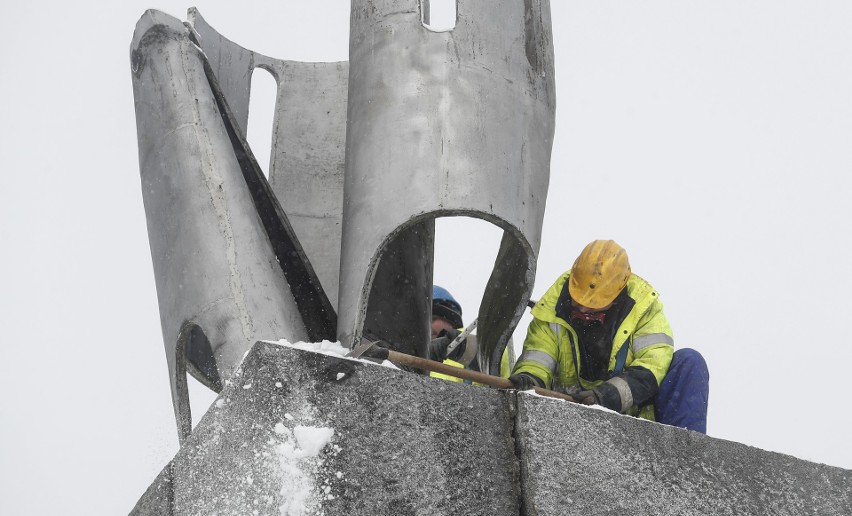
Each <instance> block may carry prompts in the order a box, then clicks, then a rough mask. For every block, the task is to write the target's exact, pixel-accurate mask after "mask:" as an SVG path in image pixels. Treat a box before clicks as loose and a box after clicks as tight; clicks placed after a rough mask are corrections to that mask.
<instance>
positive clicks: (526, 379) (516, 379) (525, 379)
mask: <svg viewBox="0 0 852 516" xmlns="http://www.w3.org/2000/svg"><path fill="white" fill-rule="evenodd" d="M509 381H510V382H512V385H514V386H515V389H516V390H519V391H528V390H530V389H532V388H533V387H541V386H542V385H544V382H542V381H541V380H539V379H538V378H536V377H535V376H533V375H531V374H529V373H517V374H513V375H512V376H510V377H509Z"/></svg>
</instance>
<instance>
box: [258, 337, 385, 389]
mask: <svg viewBox="0 0 852 516" xmlns="http://www.w3.org/2000/svg"><path fill="white" fill-rule="evenodd" d="M264 342H268V343H270V344H277V345H279V346H286V347H288V348H294V349H301V350H302V351H312V352H314V353H320V354H322V355H329V356H333V357H335V358H345V359H346V360H352V361H353V362H361V363H364V364H370V365H381V366H383V367H390V368H391V369H399V368H398V367H397V366H395V365H394V364H393V363H391V362H390V361H389V360H385V361H383V362H382V363H381V364H376V362H373V361H372V360H367V359H363V358H351V357H347V356H346V354H347V353H349V352H350V351H351V350H350V349H349V348H345V347H343V345H341V344H340V342H331V341H328V340H324V341H322V342H289V341H287V340H285V339H281V340H279V341H277V342H276V341H272V340H267V341H264ZM344 376H345V375H344ZM340 378H341V377H340V375H338V380H339V379H340Z"/></svg>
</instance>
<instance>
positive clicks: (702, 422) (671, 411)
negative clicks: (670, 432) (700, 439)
mask: <svg viewBox="0 0 852 516" xmlns="http://www.w3.org/2000/svg"><path fill="white" fill-rule="evenodd" d="M709 391H710V372H709V371H708V370H707V363H706V362H705V361H704V357H702V356H701V353H699V352H697V351H695V350H694V349H679V350H677V351H675V353H674V356H673V357H672V365H671V366H670V367H669V372H668V373H666V376H665V378H663V383H661V384H660V392H658V393H657V397H656V398H655V400H654V412H655V417H656V418H657V422H658V423H663V424H666V425H671V426H678V427H680V428H686V429H687V430H694V431H696V432H701V433H702V434H706V433H707V398H708V395H709Z"/></svg>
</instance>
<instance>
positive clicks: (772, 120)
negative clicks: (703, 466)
mask: <svg viewBox="0 0 852 516" xmlns="http://www.w3.org/2000/svg"><path fill="white" fill-rule="evenodd" d="M191 5H192V4H187V3H181V2H176V1H171V0H169V1H161V2H159V3H158V4H150V3H146V2H143V1H139V0H132V1H124V2H107V1H106V0H97V1H89V2H82V3H80V2H76V3H74V2H72V3H69V2H59V1H57V0H48V1H44V2H39V3H33V2H26V3H25V2H13V3H11V4H10V5H6V6H4V13H3V16H2V17H0V38H2V39H0V41H2V45H0V65H2V73H0V242H2V253H0V292H2V301H0V303H2V305H0V306H1V307H2V308H0V339H2V340H0V364H2V366H3V370H4V372H3V374H2V375H0V393H2V401H0V512H2V513H3V514H55V513H62V514H86V515H91V514H121V513H127V512H128V511H129V510H130V509H131V508H132V507H133V505H134V504H135V503H136V501H137V499H138V498H139V497H140V496H141V495H142V493H143V492H144V490H145V489H146V488H147V486H148V485H149V484H150V482H151V481H152V480H153V478H154V477H155V476H156V474H157V473H158V472H159V470H160V469H161V468H162V467H163V466H164V465H165V464H166V463H167V462H168V460H169V459H170V458H171V457H172V456H173V455H174V453H175V452H176V450H177V438H176V431H175V427H174V419H173V415H172V408H171V400H170V395H169V389H168V381H167V372H166V371H167V370H166V361H165V355H164V353H163V345H162V336H161V333H160V324H159V315H158V308H157V300H156V292H155V287H154V278H153V271H152V266H151V257H150V252H149V248H148V239H147V230H146V227H145V214H144V209H143V206H142V195H141V191H140V185H139V169H138V161H137V148H136V125H135V119H134V111H133V96H132V90H131V82H130V66H129V59H128V53H129V45H130V40H131V37H132V33H133V29H134V26H135V24H136V21H137V20H138V19H139V18H140V16H141V15H142V13H143V12H144V10H145V9H147V8H157V9H160V10H163V11H165V12H167V13H169V14H171V15H173V16H176V17H178V18H180V19H185V12H186V8H187V7H190V6H191ZM195 5H197V6H198V7H199V8H200V10H201V12H202V13H203V14H204V16H205V18H206V19H207V20H208V21H209V22H210V23H211V24H212V25H213V26H214V27H216V28H217V29H218V30H219V31H220V32H221V33H222V34H224V35H225V36H227V37H229V38H230V39H232V40H235V41H237V42H239V43H240V44H242V45H243V46H245V47H248V48H251V49H253V50H256V51H259V52H262V53H264V54H267V55H270V56H273V57H279V58H286V59H293V60H302V61H339V60H346V59H347V52H348V24H349V2H348V1H347V0H323V1H320V0H314V1H312V2H294V1H290V2H276V3H275V4H272V3H271V2H270V3H268V4H267V3H264V2H257V1H244V2H239V3H234V2H225V1H216V2H212V1H199V2H198V3H196V4H195ZM237 5H239V6H240V7H239V8H237V7H236V6H237ZM495 15H499V13H496V14H495ZM552 15H553V32H554V43H555V54H556V73H557V75H556V85H557V92H558V97H557V104H558V107H557V127H556V136H555V143H554V149H553V160H552V171H551V187H550V195H549V198H548V207H547V213H546V216H545V222H544V224H545V226H544V236H543V242H542V246H541V251H540V257H539V270H538V275H537V281H536V287H535V292H534V294H535V296H536V297H537V296H539V295H541V294H542V293H543V292H544V291H545V290H546V289H547V288H548V287H549V286H550V284H551V283H552V282H553V280H554V279H555V278H556V277H557V276H558V275H559V274H560V273H561V272H563V271H564V270H565V269H567V268H568V267H570V265H571V263H572V262H573V259H574V257H575V255H576V254H577V253H578V252H579V251H580V249H582V247H583V246H584V245H585V244H586V243H587V242H588V241H590V240H592V239H595V238H614V239H615V240H617V241H618V242H619V243H621V244H622V245H623V246H624V247H625V248H626V249H627V250H628V253H629V254H630V258H631V262H632V264H633V269H634V271H635V272H637V273H638V274H639V275H641V276H643V277H644V278H645V279H647V280H649V281H650V282H651V283H652V284H653V285H654V286H655V287H656V288H657V289H659V291H660V292H661V293H662V299H663V301H664V303H665V305H666V313H667V315H668V317H669V320H670V322H671V324H672V327H673V328H674V332H675V341H676V346H677V347H694V348H697V349H699V350H700V351H701V352H702V353H703V354H704V355H705V357H706V358H707V361H708V363H709V366H710V370H711V397H710V403H711V407H710V421H709V424H708V433H709V434H710V435H712V436H715V437H720V438H723V439H729V440H733V441H738V442H742V443H746V444H749V445H753V446H757V447H760V448H763V449H767V450H772V451H778V452H783V453H788V454H791V455H794V456H796V457H800V458H804V459H808V460H812V461H816V462H822V463H826V464H831V465H835V466H840V467H844V468H847V469H849V468H852V447H850V446H849V444H848V439H847V433H848V430H849V428H850V422H852V416H850V411H849V409H848V407H847V406H846V405H847V403H845V402H846V401H847V400H848V391H849V385H848V380H849V373H848V370H849V364H850V362H852V342H850V339H852V337H850V332H849V330H848V329H847V328H846V322H847V320H846V319H847V317H849V314H850V312H852V298H850V286H852V279H850V266H849V263H850V255H852V236H850V233H852V232H850V228H849V226H850V220H852V219H850V215H852V206H850V202H849V199H848V198H849V196H850V194H852V188H850V186H852V145H850V142H852V4H850V3H849V2H844V1H829V0H823V1H820V2H810V1H805V0H798V1H779V0H750V1H741V0H739V1H720V0H713V1H709V0H707V1H690V2H683V1H677V0H667V1H659V0H658V1H643V2H628V1H624V0H623V1H619V2H615V1H600V0H599V1H595V2H580V1H573V0H572V1H569V0H556V1H554V2H553V5H552ZM258 91H260V90H258ZM481 226H486V225H485V224H484V223H482V224H473V225H471V224H460V223H458V222H457V221H454V220H453V221H450V222H447V223H442V224H440V225H439V235H438V238H439V244H440V246H441V249H440V250H439V253H440V254H439V256H438V264H437V267H436V282H438V283H440V284H442V285H444V286H445V287H447V288H449V289H450V290H451V291H452V292H453V294H455V295H456V297H457V298H459V300H460V301H461V302H462V304H463V306H464V308H465V314H466V316H467V317H466V321H467V322H470V319H471V318H472V314H475V313H476V311H477V308H478V303H479V297H480V295H481V291H482V287H483V285H484V282H485V280H486V279H487V275H488V273H489V272H490V263H491V261H492V260H493V254H494V253H493V252H492V253H490V254H489V253H485V254H484V255H483V251H482V249H495V250H496V242H497V239H498V235H497V234H496V232H494V231H488V230H489V229H490V228H488V227H484V228H482V227H481ZM454 245H455V246H458V245H462V246H463V247H464V251H465V252H461V253H459V252H455V253H451V252H450V248H451V246H454ZM489 246H490V247H489ZM451 255H452V256H453V257H451ZM483 260H485V261H486V262H487V263H488V264H489V266H488V267H483V266H482V263H483ZM526 323H527V320H524V321H522V326H523V327H524V328H525V326H526ZM522 338H523V329H522V330H521V331H520V332H518V333H516V339H517V340H518V344H520V340H521V339H522Z"/></svg>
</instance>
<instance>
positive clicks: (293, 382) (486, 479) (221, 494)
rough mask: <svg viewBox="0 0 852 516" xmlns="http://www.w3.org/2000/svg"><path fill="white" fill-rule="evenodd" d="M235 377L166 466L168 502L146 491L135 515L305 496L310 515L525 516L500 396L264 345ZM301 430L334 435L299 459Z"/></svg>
mask: <svg viewBox="0 0 852 516" xmlns="http://www.w3.org/2000/svg"><path fill="white" fill-rule="evenodd" d="M341 373H348V374H347V375H346V376H345V377H344V378H343V379H341V380H337V377H338V375H339V374H341ZM228 383H229V385H227V386H226V387H225V389H224V390H223V391H222V393H221V395H220V396H219V398H218V399H217V401H216V402H215V403H214V404H213V406H212V407H211V409H210V411H209V412H208V413H207V414H206V415H205V416H204V418H202V420H201V422H199V424H198V426H197V427H196V428H195V429H194V430H193V433H192V435H191V436H190V438H189V439H188V440H187V441H186V443H185V444H184V446H183V447H182V448H181V450H180V452H179V453H178V455H177V456H176V457H175V459H174V460H173V461H172V463H171V469H172V482H171V485H172V487H173V495H172V496H173V500H174V502H173V506H172V507H171V508H169V507H168V504H166V503H158V501H159V500H160V499H161V498H163V497H164V496H163V494H162V493H160V492H158V491H156V490H153V491H152V490H149V491H148V492H147V493H146V496H145V497H143V500H140V502H139V504H140V505H139V506H137V510H136V512H135V513H134V514H143V513H144V512H140V511H139V510H138V509H139V507H152V508H157V509H159V510H161V511H162V512H156V511H152V512H149V513H148V514H164V515H170V514H179V515H185V514H260V515H264V514H269V515H272V514H274V515H276V516H278V515H280V514H287V512H286V507H287V504H288V502H292V503H294V504H297V503H298V500H295V501H294V500H293V496H291V495H292V494H293V493H298V492H300V491H301V492H303V493H304V494H305V495H306V496H307V497H306V498H305V502H304V503H305V505H307V506H308V507H309V508H310V510H309V511H307V512H306V514H315V513H317V514H318V513H320V512H321V513H323V514H327V515H328V514H364V515H366V514H370V515H384V514H386V515H401V514H402V515H404V514H411V515H414V514H430V515H440V514H447V515H449V514H483V515H484V514H488V515H491V514H507V513H508V514H517V512H518V499H519V495H518V492H517V490H516V489H517V487H516V486H517V485H518V482H517V475H518V473H517V462H516V460H515V455H514V445H513V442H512V435H511V432H512V425H511V416H510V413H509V410H510V407H509V403H508V401H507V399H506V397H505V396H504V395H503V394H501V393H500V392H497V391H493V390H489V389H485V388H474V387H467V386H464V385H461V384H455V383H450V382H445V381H442V380H436V379H432V378H428V377H423V376H420V375H417V374H411V373H404V372H402V371H398V370H394V369H389V368H384V367H379V366H372V365H369V364H361V363H357V362H352V361H348V360H343V359H339V358H332V357H328V356H326V355H320V354H315V353H310V352H304V351H299V350H294V349H290V348H285V347H281V346H277V345H274V344H267V343H258V344H257V345H256V346H255V347H254V348H253V349H252V351H251V352H250V354H249V355H248V356H247V357H246V359H245V362H244V363H243V367H242V368H240V369H238V370H237V371H236V372H235V374H234V376H233V377H232V381H230V382H228ZM297 426H305V427H325V428H333V429H334V436H333V438H332V439H331V441H330V442H329V443H328V444H327V445H326V446H325V447H324V448H323V449H322V451H321V452H320V453H319V454H318V455H317V456H315V457H307V458H305V459H304V460H302V461H300V462H299V463H298V464H296V463H295V462H293V461H287V460H286V457H284V456H283V455H282V446H284V447H286V446H287V444H288V437H289V436H290V435H291V432H292V431H293V429H294V428H295V427H297ZM472 443H477V446H471V444H472ZM294 465H295V466H298V467H297V468H294V467H293V466H294ZM165 499H168V495H167V494H166V495H165ZM282 508H284V510H282ZM170 510H171V511H172V512H169V511H170ZM254 511H257V512H254ZM294 514H295V512H294Z"/></svg>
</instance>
